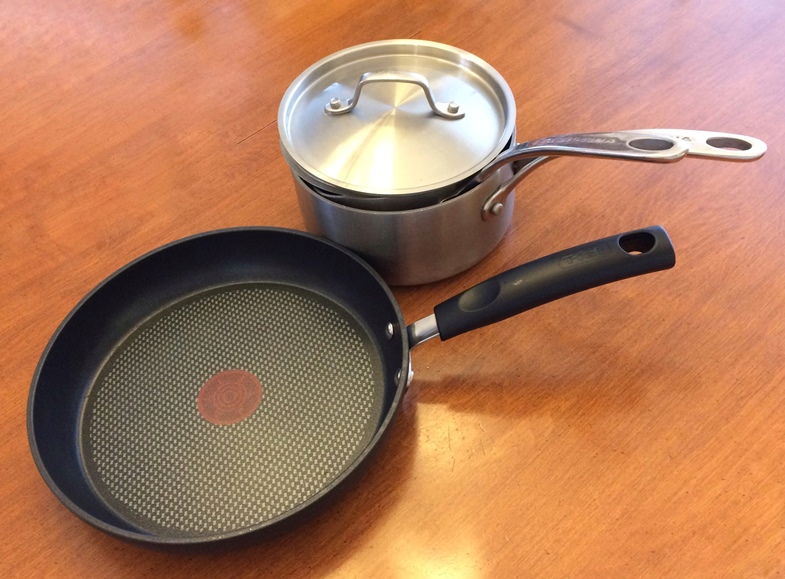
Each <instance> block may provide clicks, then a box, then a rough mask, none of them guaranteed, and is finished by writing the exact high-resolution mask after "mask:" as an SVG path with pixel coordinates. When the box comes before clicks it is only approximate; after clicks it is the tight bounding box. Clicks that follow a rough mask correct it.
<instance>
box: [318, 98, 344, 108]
mask: <svg viewBox="0 0 785 579" xmlns="http://www.w3.org/2000/svg"><path fill="white" fill-rule="evenodd" d="M322 102H324V101H322ZM330 108H331V109H339V108H341V101H340V100H338V99H335V98H334V99H330Z"/></svg>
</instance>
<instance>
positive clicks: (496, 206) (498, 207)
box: [491, 203, 504, 215]
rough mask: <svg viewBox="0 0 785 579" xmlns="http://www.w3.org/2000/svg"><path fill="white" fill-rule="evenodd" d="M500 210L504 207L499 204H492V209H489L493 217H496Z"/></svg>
mask: <svg viewBox="0 0 785 579" xmlns="http://www.w3.org/2000/svg"><path fill="white" fill-rule="evenodd" d="M502 209H504V205H502V204H501V203H494V204H493V207H491V213H493V214H494V215H498V214H499V213H501V212H502Z"/></svg>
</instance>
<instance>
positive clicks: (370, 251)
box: [294, 165, 514, 285]
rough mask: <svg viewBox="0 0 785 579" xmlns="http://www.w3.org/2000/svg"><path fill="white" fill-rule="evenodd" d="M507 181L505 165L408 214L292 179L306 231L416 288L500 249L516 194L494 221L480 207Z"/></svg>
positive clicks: (391, 278)
mask: <svg viewBox="0 0 785 579" xmlns="http://www.w3.org/2000/svg"><path fill="white" fill-rule="evenodd" d="M510 177H512V167H511V166H510V165H506V166H504V167H501V168H500V169H499V170H498V171H497V172H496V173H494V175H492V176H491V177H490V178H488V180H486V181H485V182H484V183H481V184H480V185H478V186H476V187H474V188H473V189H472V190H471V191H468V192H466V193H464V194H463V195H460V196H458V197H456V198H454V199H451V200H449V201H446V202H444V203H439V204H436V205H432V206H430V207H423V208H420V209H411V210H407V211H372V210H366V209H357V208H354V207H349V206H346V205H343V204H340V203H336V202H334V201H332V200H330V199H328V198H326V197H324V196H322V195H320V194H318V193H316V192H315V191H314V190H313V189H312V188H311V187H309V186H308V185H307V184H306V183H305V182H304V181H303V180H302V179H300V178H299V177H297V176H296V175H295V176H294V189H295V192H296V193H297V201H298V203H299V205H300V211H301V213H302V216H303V220H304V222H305V227H306V229H307V230H308V231H310V232H312V233H316V234H317V235H322V236H324V237H327V238H328V239H331V240H333V241H335V242H337V243H340V244H341V245H343V246H345V247H348V248H349V249H351V250H353V251H354V252H356V253H358V254H359V255H360V256H362V257H363V258H364V259H365V260H366V261H368V263H370V264H371V266H372V267H373V268H374V269H375V270H376V271H378V272H379V274H380V275H381V276H382V277H383V278H384V279H385V281H387V283H389V284H390V285H417V284H423V283H429V282H433V281H437V280H440V279H444V278H446V277H449V276H451V275H455V274H457V273H459V272H462V271H464V270H465V269H468V268H469V267H471V266H472V265H474V264H476V263H477V262H479V261H480V260H481V259H482V258H483V257H485V256H486V255H488V253H490V252H491V250H493V248H494V247H496V245H498V243H499V241H501V239H502V237H503V236H504V234H505V232H506V231H507V228H508V227H509V225H510V221H511V219H512V215H513V208H514V196H513V195H510V196H509V197H508V198H507V201H506V202H505V204H504V208H503V210H502V211H501V212H500V213H499V215H497V216H496V217H494V219H492V220H487V221H484V220H483V219H482V206H483V203H484V202H485V200H486V199H487V198H488V197H489V196H490V195H491V194H492V193H493V192H494V191H495V190H496V189H498V187H499V186H500V185H501V183H502V182H503V181H505V180H507V179H509V178H510Z"/></svg>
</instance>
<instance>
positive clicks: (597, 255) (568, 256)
mask: <svg viewBox="0 0 785 579" xmlns="http://www.w3.org/2000/svg"><path fill="white" fill-rule="evenodd" d="M675 264H676V254H675V253H674V251H673V246H672V245H671V242H670V239H669V238H668V234H667V233H666V232H665V230H664V229H663V228H662V227H660V226H658V225H656V226H652V227H647V228H644V229H638V230H636V231H629V232H627V233H621V234H619V235H613V236H611V237H606V238H605V239H599V240H597V241H592V242H591V243H585V244H583V245H579V246H577V247H573V248H572V249H567V250H565V251H560V252H558V253H554V254H553V255H549V256H547V257H543V258H540V259H537V260H535V261H532V262H530V263H526V264H524V265H521V266H519V267H516V268H514V269H511V270H508V271H505V272H504V273H501V274H499V275H497V276H495V277H492V278H490V279H488V280H486V281H484V282H482V283H480V284H478V285H476V286H474V287H473V288H471V289H468V290H466V291H465V292H462V293H460V294H458V295H456V296H454V297H452V298H450V299H448V300H447V301H445V302H442V303H441V304H439V305H438V306H436V307H435V308H434V315H435V318H436V325H437V326H438V330H439V335H440V336H441V339H442V340H448V339H450V338H453V337H455V336H458V335H460V334H463V333H464V332H468V331H470V330H474V329H477V328H481V327H483V326H487V325H489V324H493V323H495V322H499V321H501V320H504V319H507V318H509V317H511V316H514V315H516V314H519V313H521V312H525V311H526V310H530V309H532V308H536V307H537V306H540V305H542V304H545V303H548V302H551V301H554V300H558V299H559V298H563V297H566V296H568V295H571V294H574V293H577V292H580V291H584V290H587V289H591V288H593V287H597V286H601V285H604V284H608V283H611V282H614V281H619V280H622V279H627V278H630V277H635V276H637V275H642V274H644V273H652V272H655V271H661V270H664V269H669V268H671V267H673V266H674V265H675Z"/></svg>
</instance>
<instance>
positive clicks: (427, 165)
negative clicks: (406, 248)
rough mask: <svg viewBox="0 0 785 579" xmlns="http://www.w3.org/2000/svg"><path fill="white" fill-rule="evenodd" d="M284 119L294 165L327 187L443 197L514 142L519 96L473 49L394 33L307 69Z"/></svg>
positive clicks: (361, 193)
mask: <svg viewBox="0 0 785 579" xmlns="http://www.w3.org/2000/svg"><path fill="white" fill-rule="evenodd" d="M278 126H279V132H280V138H281V149H282V151H283V154H284V157H285V158H286V160H287V162H288V163H289V165H290V167H291V168H292V170H293V171H294V172H295V173H296V174H297V175H299V176H300V177H302V178H303V179H304V180H305V181H306V182H308V183H309V184H310V185H312V186H314V187H315V188H317V189H319V190H322V191H325V192H328V193H333V194H338V195H343V196H346V197H384V196H411V197H417V196H422V195H426V196H427V195H430V194H433V193H434V192H438V193H437V195H438V196H439V197H442V198H443V196H444V194H449V192H450V191H451V190H458V188H459V187H460V185H461V184H462V183H464V182H466V181H467V180H469V179H470V178H471V177H472V176H473V175H475V174H476V173H477V172H479V171H480V170H481V169H482V168H483V167H485V166H486V165H487V164H488V163H490V162H491V161H492V160H493V159H494V158H495V157H496V156H497V155H498V154H499V153H500V152H502V151H503V150H504V148H505V147H506V146H508V145H509V144H510V142H511V139H512V136H513V132H514V128H515V102H514V99H513V95H512V91H511V90H510V88H509V86H508V85H507V83H506V82H505V80H504V79H503V78H502V76H501V75H500V74H499V73H498V72H497V71H496V70H495V69H494V68H493V67H491V66H490V65H488V64H487V63H486V62H485V61H483V60H482V59H480V58H478V57H477V56H474V55H473V54H470V53H468V52H466V51H464V50H461V49H458V48H454V47H452V46H448V45H445V44H440V43H436V42H430V41H424V40H385V41H380V42H371V43H367V44H361V45H358V46H354V47H351V48H347V49H345V50H341V51H339V52H336V53H334V54H332V55H330V56H327V57H326V58H324V59H322V60H320V61H319V62H317V63H315V64H314V65H312V66H311V67H309V68H308V69H307V70H305V71H304V72H303V73H302V74H301V75H300V76H299V77H297V78H296V79H295V80H294V82H292V84H291V85H290V86H289V88H288V90H287V91H286V93H285V95H284V97H283V99H282V101H281V104H280V108H279V111H278Z"/></svg>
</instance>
